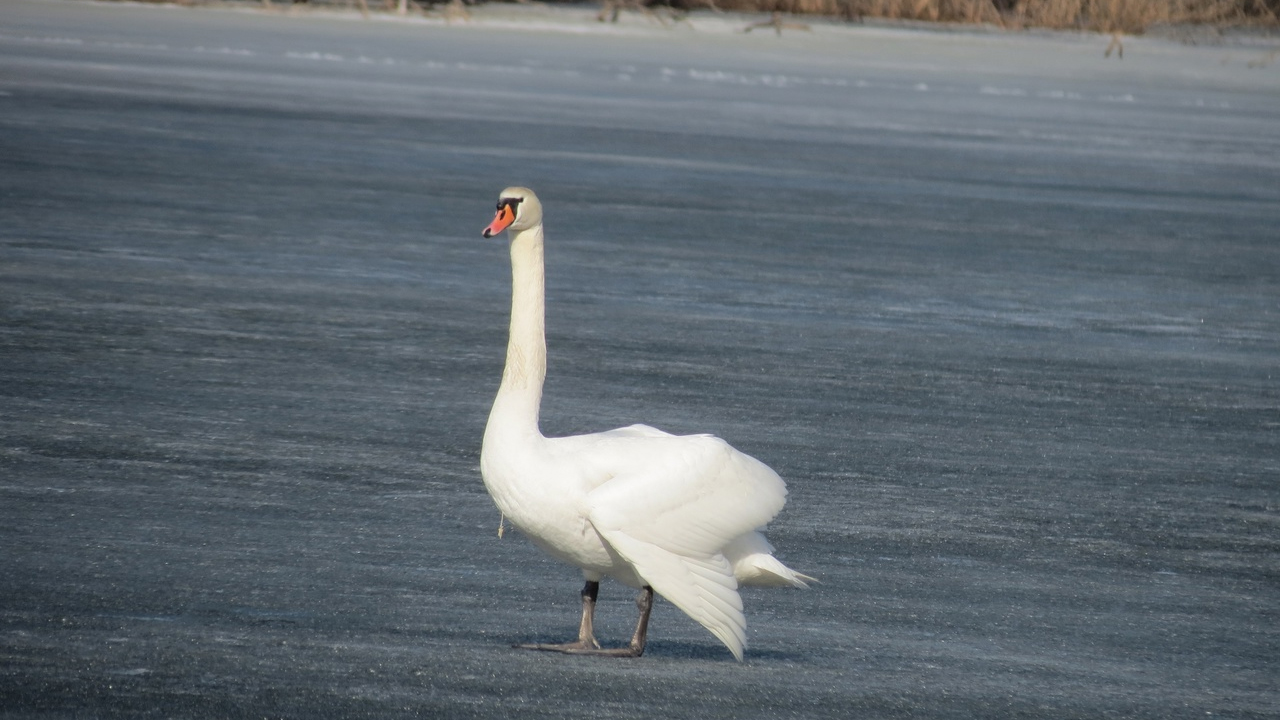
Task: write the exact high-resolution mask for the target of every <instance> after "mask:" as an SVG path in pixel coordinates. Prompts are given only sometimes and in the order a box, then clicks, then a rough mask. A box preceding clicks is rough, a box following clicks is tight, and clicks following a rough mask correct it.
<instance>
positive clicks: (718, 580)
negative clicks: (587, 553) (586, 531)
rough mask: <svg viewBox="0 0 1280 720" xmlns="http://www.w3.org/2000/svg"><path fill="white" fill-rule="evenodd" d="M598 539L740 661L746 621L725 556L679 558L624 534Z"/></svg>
mask: <svg viewBox="0 0 1280 720" xmlns="http://www.w3.org/2000/svg"><path fill="white" fill-rule="evenodd" d="M597 529H599V526H597ZM600 535H601V536H602V537H604V539H605V540H606V541H608V543H609V544H610V545H611V546H612V547H613V549H614V550H616V551H617V552H618V554H620V555H622V557H624V558H626V559H627V561H628V562H630V563H631V564H632V565H633V566H635V568H636V571H637V573H638V574H639V575H640V577H641V578H642V579H643V580H644V581H645V582H646V583H648V584H649V586H650V587H652V588H653V589H654V591H655V592H657V593H658V594H659V595H661V596H662V597H664V598H666V599H668V600H670V601H671V602H672V604H674V605H675V606H676V607H678V608H680V609H681V610H683V611H684V613H685V614H686V615H688V616H689V617H691V618H693V619H694V620H697V621H698V622H699V623H700V624H701V625H702V626H703V627H705V628H706V629H708V630H710V631H711V634H712V635H715V636H716V637H717V638H719V639H720V642H722V643H724V644H725V647H727V648H729V652H731V653H733V656H734V657H735V658H737V659H738V660H741V659H742V651H743V649H744V648H745V647H746V645H747V618H746V616H745V615H743V613H742V598H741V597H739V596H738V582H737V581H736V580H734V578H733V568H732V567H730V565H729V561H728V560H726V559H725V557H724V555H721V554H719V553H717V554H714V555H709V556H704V557H693V556H688V555H676V554H674V553H671V552H669V551H667V550H665V549H664V548H662V547H661V546H659V545H656V544H654V543H651V542H647V541H644V540H641V539H639V538H636V537H633V536H632V535H631V534H630V533H628V532H626V531H625V530H617V529H614V530H603V531H600Z"/></svg>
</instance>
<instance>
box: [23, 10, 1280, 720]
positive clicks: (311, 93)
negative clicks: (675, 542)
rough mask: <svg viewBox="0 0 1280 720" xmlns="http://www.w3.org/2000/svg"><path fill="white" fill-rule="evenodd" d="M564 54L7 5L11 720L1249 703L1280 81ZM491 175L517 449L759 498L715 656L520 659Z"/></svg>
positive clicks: (1026, 55)
mask: <svg viewBox="0 0 1280 720" xmlns="http://www.w3.org/2000/svg"><path fill="white" fill-rule="evenodd" d="M592 12H593V11H592V10H590V9H577V10H564V11H557V12H552V11H548V10H545V9H541V8H537V7H533V8H516V7H510V8H489V9H484V10H481V11H479V12H478V14H477V19H476V20H475V21H473V22H471V23H464V24H455V25H453V26H447V25H445V24H444V23H442V22H405V23H397V22H388V21H385V20H374V21H370V22H362V21H359V20H357V19H354V16H342V15H338V14H324V13H304V14H300V15H297V16H286V15H283V14H275V15H272V14H263V13H258V12H247V11H230V10H189V9H178V8H172V7H158V6H143V5H136V6H131V5H98V4H90V3H71V2H57V1H53V0H44V1H36V2H32V1H29V0H5V2H4V4H3V5H2V6H0V207H2V208H3V213H2V215H0V217H2V218H3V222H0V578H2V580H0V717H3V718H42V717H49V718H53V717H58V718H71V717H77V718H78V717H120V718H138V717H166V718H179V717H219V718H242V717H243V718H249V717H255V718H256V717H285V718H299V719H308V720H309V719H312V718H318V717H381V718H390V717H448V718H469V717H477V718H479V717H485V718H511V717H522V718H526V717H533V718H588V717H589V718H627V717H648V718H662V717H680V718H684V717H691V718H699V719H710V718H743V717H762V718H765V717H767V718H775V717H802V718H819V717H851V718H894V717H913V718H920V717H952V718H971V717H987V718H1002V717H1025V718H1070V717H1078V718H1100V717H1140V718H1205V717H1210V716H1212V717H1232V718H1263V717H1276V716H1277V714H1280V689H1278V688H1280V672H1278V670H1277V662H1278V661H1277V659H1278V658H1280V491H1278V488H1277V478H1278V477H1280V384H1278V383H1277V377H1276V374H1277V371H1280V242H1277V240H1278V239H1280V73H1277V65H1275V64H1271V65H1265V66H1263V67H1257V65H1258V64H1259V63H1260V62H1261V61H1263V60H1265V58H1266V57H1267V52H1268V50H1269V49H1268V48H1267V47H1265V46H1263V45H1258V44H1252V45H1251V44H1248V43H1244V42H1243V41H1232V42H1230V43H1228V44H1222V45H1213V46H1205V45H1198V46H1192V45H1183V44H1179V43H1176V42H1172V41H1167V40H1160V39H1141V38H1138V39H1129V40H1128V41H1127V42H1126V48H1125V50H1126V52H1125V57H1124V59H1123V60H1117V59H1116V58H1114V57H1112V58H1110V59H1107V58H1104V57H1103V52H1102V51H1103V49H1104V48H1105V46H1106V39H1105V38H1102V39H1099V38H1098V37H1096V36H1071V35H1002V34H996V33H973V32H924V31H915V30H909V29H888V28H875V27H859V26H841V25H825V24H823V25H818V26H816V27H815V29H814V32H812V33H801V32H788V33H787V34H785V35H784V36H783V37H781V38H779V37H775V36H774V35H773V34H772V33H769V32H755V33H752V34H750V35H744V34H741V33H736V32H732V31H733V30H734V29H736V28H738V27H740V26H741V25H742V24H743V23H744V22H745V20H744V19H742V18H733V17H728V18H722V17H717V16H696V17H695V18H694V22H693V27H692V28H688V27H683V26H680V27H677V28H673V29H666V28H663V27H660V26H658V25H656V24H652V23H648V22H647V21H645V20H643V19H641V18H638V17H630V16H628V17H627V18H624V20H625V22H624V23H622V24H620V25H619V26H617V27H612V26H611V27H600V26H597V25H595V24H594V23H592V22H590V14H591V13H592ZM1251 63H1252V64H1253V65H1254V66H1253V67H1251V66H1250V64H1251ZM516 183H519V184H527V185H529V186H531V187H534V188H535V189H536V190H537V191H538V193H539V195H540V196H541V197H542V199H543V202H544V204H545V205H546V210H547V227H548V266H549V267H548V275H549V277H548V291H549V294H550V298H549V318H548V327H549V338H548V341H549V346H550V347H549V350H550V371H549V382H548V386H547V397H546V400H545V401H544V406H543V417H544V430H545V431H546V432H547V433H548V434H562V433H572V432H584V431H594V430H603V429H607V428H610V427H616V426H619V425H625V424H629V423H632V422H641V421H642V422H647V423H650V424H653V425H656V426H658V427H662V428H664V429H667V430H669V431H672V432H714V433H716V434H718V435H721V436H722V437H724V438H726V439H728V440H729V441H730V442H732V443H733V444H734V445H736V446H737V447H739V448H741V449H742V450H744V451H746V452H749V453H751V454H753V455H755V456H757V457H759V458H761V459H762V460H764V461H765V462H767V463H769V464H770V465H772V466H773V467H774V468H776V469H777V470H778V471H779V472H780V473H781V474H782V475H783V477H785V478H787V480H788V482H789V484H790V488H791V497H790V501H789V504H788V506H787V508H786V510H784V511H783V513H782V515H781V516H779V518H778V519H777V521H776V522H775V523H774V524H773V525H772V527H771V531H770V537H771V539H772V540H773V541H774V542H775V544H776V545H777V546H778V548H779V556H780V557H781V558H782V559H783V560H784V561H785V562H787V563H788V564H789V565H791V566H792V567H794V568H796V569H798V570H801V571H803V572H806V573H810V574H813V575H816V576H818V577H819V578H820V579H821V580H822V584H821V585H819V586H817V587H816V588H814V589H812V590H810V591H756V590H748V591H747V592H745V593H744V599H745V603H746V605H747V617H748V634H749V647H748V650H747V656H746V661H745V662H744V663H742V664H739V663H737V662H734V661H733V659H732V658H731V656H730V655H729V653H728V652H727V651H726V650H725V649H724V648H723V647H722V646H721V645H720V644H719V642H717V641H716V640H715V639H714V638H713V637H712V636H711V635H709V634H708V633H707V632H705V631H704V630H703V629H702V628H701V627H699V626H698V625H696V624H695V623H694V622H693V621H691V620H689V619H688V618H686V617H684V616H683V615H682V614H681V613H679V612H678V611H677V610H675V609H674V608H673V607H672V606H671V605H670V604H668V603H665V602H662V601H659V603H658V606H657V608H656V609H655V615H654V621H653V625H652V627H651V643H650V647H649V651H648V653H647V654H646V655H645V657H644V658H642V659H639V660H633V661H620V660H607V659H593V658H574V657H563V656H556V655H548V654H539V653H530V652H522V651H517V650H513V649H511V644H512V643H517V642H528V641H543V640H562V639H566V638H568V637H569V636H570V635H571V634H572V633H573V632H575V630H576V627H577V612H578V598H577V592H578V589H579V587H580V584H581V583H580V578H579V575H578V573H577V571H575V570H574V569H572V568H569V567H566V566H562V565H559V564H556V563H554V562H552V561H550V560H548V559H546V558H544V557H543V556H542V555H541V554H540V553H539V552H538V551H537V550H536V549H535V548H533V547H532V545H531V544H530V543H528V541H527V540H525V539H524V538H522V537H520V536H519V534H518V533H510V534H508V535H507V536H506V537H505V538H504V539H501V540H500V539H499V538H498V537H497V533H496V531H497V528H498V513H497V511H496V510H495V508H494V507H493V504H492V503H491V501H490V500H489V498H488V496H487V495H486V494H485V491H484V488H483V486H482V485H481V481H480V477H479V470H478V455H479V445H480V438H481V433H482V430H483V426H484V422H485V418H486V415H487V412H488V405H489V402H490V400H491V397H492V394H493V392H494V391H495V389H496V387H497V383H498V378H499V374H500V372H501V367H502V361H503V357H502V353H503V351H504V349H505V332H506V321H507V312H508V307H507V302H508V291H509V289H508V283H509V266H508V260H507V256H506V248H505V244H504V243H502V242H500V241H495V240H490V241H485V240H482V239H481V238H480V237H479V232H480V229H481V228H482V227H483V226H484V225H485V224H486V223H487V222H488V221H489V220H490V218H491V216H492V208H493V205H494V202H495V201H496V199H497V193H498V191H499V190H501V189H502V188H503V187H504V186H506V185H509V184H516ZM598 619H599V622H600V624H601V628H600V631H599V632H600V635H601V637H602V639H603V640H606V641H608V642H614V643H621V642H623V641H624V639H625V638H626V637H627V636H628V634H629V632H630V629H631V624H632V622H633V619H634V607H633V605H632V595H631V592H630V591H629V590H627V589H625V588H622V587H620V586H618V585H617V584H610V583H606V584H605V586H604V589H603V592H602V596H601V609H600V614H599V618H598Z"/></svg>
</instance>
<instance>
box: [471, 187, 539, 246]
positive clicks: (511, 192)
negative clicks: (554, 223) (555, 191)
mask: <svg viewBox="0 0 1280 720" xmlns="http://www.w3.org/2000/svg"><path fill="white" fill-rule="evenodd" d="M541 222H542V203H540V202H538V196H537V195H534V194H533V191H532V190H530V189H529V188H522V187H509V188H507V189H506V190H503V191H502V194H501V195H499V196H498V214H497V215H494V216H493V222H491V223H489V227H487V228H485V229H484V232H482V233H481V235H484V236H485V237H493V236H494V235H497V234H498V233H500V232H502V231H503V230H506V229H508V228H510V229H511V230H513V231H516V232H519V231H521V230H528V229H529V228H531V227H534V226H536V225H539V224H540V223H541Z"/></svg>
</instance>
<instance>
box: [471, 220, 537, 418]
mask: <svg viewBox="0 0 1280 720" xmlns="http://www.w3.org/2000/svg"><path fill="white" fill-rule="evenodd" d="M545 312H546V288H545V271H544V269H543V259H542V224H541V223H539V224H538V225H535V226H534V227H532V228H529V229H528V230H521V231H519V232H514V233H512V237H511V335H510V338H509V339H508V341H507V365H506V367H505V368H504V369H503V371H502V385H501V386H500V387H499V388H498V396H497V398H496V399H494V401H493V409H492V410H491V411H490V413H489V425H488V427H487V428H486V429H485V436H486V440H489V439H490V438H489V436H490V435H494V434H497V435H500V436H504V437H511V436H512V435H514V436H515V437H516V438H520V437H536V436H540V435H541V433H540V432H539V430H538V407H539V405H540V404H541V403H542V383H543V381H544V380H545V379H546V377H547V339H546V330H545ZM493 439H495V440H497V437H495V438H493ZM513 439H514V438H513Z"/></svg>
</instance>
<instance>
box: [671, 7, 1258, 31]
mask: <svg viewBox="0 0 1280 720" xmlns="http://www.w3.org/2000/svg"><path fill="white" fill-rule="evenodd" d="M659 1H660V2H662V4H666V2H665V1H664V0H659ZM672 4H674V5H676V6H677V7H679V6H683V7H687V8H695V7H715V8H718V9H721V10H742V11H750V12H784V13H796V14H810V15H831V16H842V17H846V18H850V19H860V18H864V17H875V18H886V19H893V20H925V21H930V22H954V23H987V24H991V25H997V26H1000V27H1006V28H1025V27H1044V28H1062V29H1080V30H1096V31H1098V32H1107V33H1111V32H1124V33H1138V32H1142V31H1143V30H1144V29H1145V28H1147V27H1148V26H1150V25H1153V24H1156V23H1225V24H1242V23H1261V24H1268V25H1276V24H1280V0H672Z"/></svg>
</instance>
